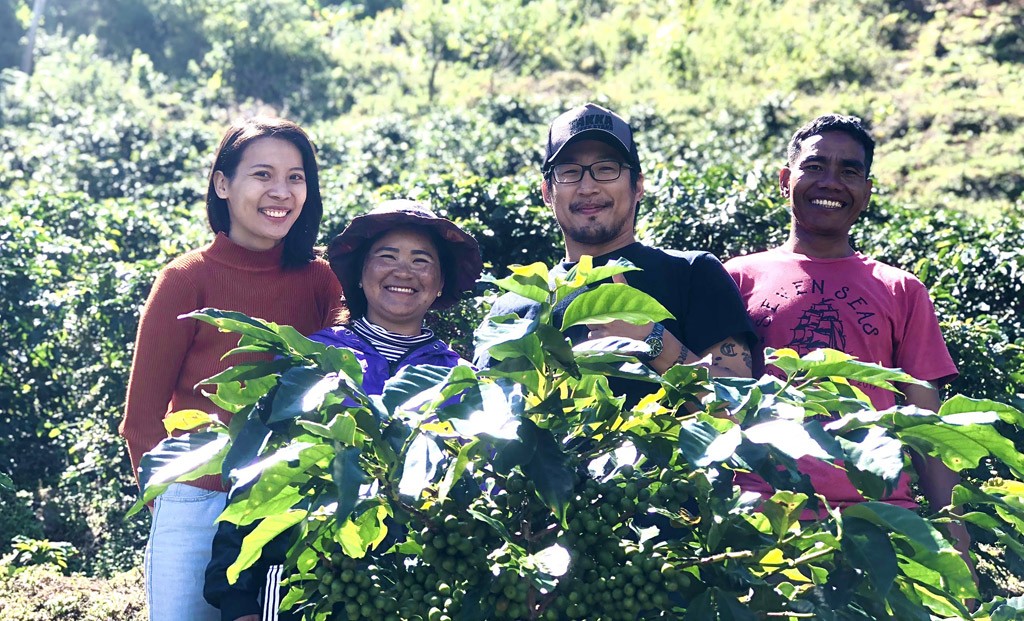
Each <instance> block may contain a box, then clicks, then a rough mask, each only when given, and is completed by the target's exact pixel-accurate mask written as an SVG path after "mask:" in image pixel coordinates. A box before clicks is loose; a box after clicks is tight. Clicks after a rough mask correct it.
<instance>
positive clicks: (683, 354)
mask: <svg viewBox="0 0 1024 621" xmlns="http://www.w3.org/2000/svg"><path fill="white" fill-rule="evenodd" d="M689 357H690V350H689V349H687V348H686V345H683V344H682V343H680V344H679V356H678V357H676V364H686V359H687V358H689Z"/></svg>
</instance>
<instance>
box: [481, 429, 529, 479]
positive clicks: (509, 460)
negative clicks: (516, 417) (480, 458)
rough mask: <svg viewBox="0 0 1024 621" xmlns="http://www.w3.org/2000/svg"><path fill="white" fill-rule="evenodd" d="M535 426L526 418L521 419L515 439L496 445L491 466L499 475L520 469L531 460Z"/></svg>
mask: <svg viewBox="0 0 1024 621" xmlns="http://www.w3.org/2000/svg"><path fill="white" fill-rule="evenodd" d="M537 429H538V428H537V425H536V424H535V423H534V422H533V421H531V420H529V419H528V418H525V417H524V418H522V419H521V423H520V425H519V429H518V430H517V431H516V435H517V438H516V439H515V440H509V441H508V442H505V443H496V444H497V448H496V449H495V451H494V457H493V458H492V459H491V465H493V466H494V470H495V471H496V472H498V473H499V474H507V473H508V472H510V471H511V470H512V469H513V468H515V467H516V466H520V467H522V466H523V465H525V464H526V463H527V462H529V461H530V460H531V459H532V458H533V453H534V451H536V450H537Z"/></svg>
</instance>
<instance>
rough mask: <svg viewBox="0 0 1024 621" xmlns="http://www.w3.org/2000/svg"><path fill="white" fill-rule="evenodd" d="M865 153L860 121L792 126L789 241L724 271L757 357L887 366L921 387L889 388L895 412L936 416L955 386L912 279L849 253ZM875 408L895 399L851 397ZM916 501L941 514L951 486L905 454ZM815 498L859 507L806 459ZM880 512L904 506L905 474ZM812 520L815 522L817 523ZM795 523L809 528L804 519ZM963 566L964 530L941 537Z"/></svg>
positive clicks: (836, 476)
mask: <svg viewBox="0 0 1024 621" xmlns="http://www.w3.org/2000/svg"><path fill="white" fill-rule="evenodd" d="M874 146H875V142H874V140H873V139H872V138H871V136H870V135H869V134H868V133H867V131H866V130H865V129H864V127H863V126H862V125H861V122H860V119H858V118H856V117H850V116H841V115H835V114H828V115H824V116H820V117H818V118H816V119H814V120H813V121H811V122H810V123H808V124H807V125H805V126H803V127H801V128H800V129H799V130H797V131H796V133H795V134H794V135H793V138H792V139H791V140H790V142H789V148H788V150H787V163H786V165H785V166H784V167H783V168H782V169H781V170H780V171H779V187H780V189H781V191H782V195H783V196H784V197H785V198H786V199H787V200H788V201H789V207H790V213H791V221H790V232H789V239H788V240H787V241H786V242H785V243H784V244H783V245H782V246H779V247H778V248H773V249H771V250H768V251H766V252H760V253H756V254H752V255H747V256H744V257H737V258H735V259H732V260H731V261H728V262H727V263H726V264H725V268H726V270H728V272H729V273H730V275H731V276H732V277H733V279H734V280H735V281H736V284H737V285H738V287H739V290H740V295H741V297H742V298H743V301H744V303H745V304H746V307H747V312H748V313H749V314H750V318H751V320H752V321H753V322H754V326H755V330H756V331H757V335H758V338H759V339H760V342H761V345H762V346H767V347H773V348H776V349H779V348H784V347H788V348H792V349H794V350H796V351H797V352H799V353H800V354H801V355H802V354H806V353H808V352H809V351H811V350H815V349H820V348H826V347H827V348H830V349H837V350H841V351H844V352H846V353H848V354H851V355H853V356H856V357H857V358H858V359H859V360H862V361H865V362H874V363H878V364H881V365H884V366H886V367H898V368H901V369H903V370H904V371H906V372H907V373H909V374H910V375H912V376H914V377H915V378H918V379H922V380H926V381H928V382H930V383H931V385H930V386H921V385H916V384H904V385H900V386H899V389H900V390H901V391H902V392H903V399H902V401H903V403H905V404H910V405H916V406H918V407H920V408H924V409H927V410H931V411H937V410H938V408H939V405H940V397H939V392H938V387H940V386H941V385H943V384H945V383H947V382H949V381H950V380H952V379H953V378H954V377H956V375H957V369H956V366H955V365H954V364H953V360H952V359H951V358H950V355H949V352H948V351H947V349H946V344H945V341H944V340H943V338H942V333H941V332H940V330H939V323H938V320H937V318H936V316H935V309H934V307H933V306H932V302H931V299H930V298H929V296H928V290H927V289H926V288H925V286H924V285H923V284H922V283H921V281H919V280H918V279H917V278H915V277H914V276H913V275H912V274H910V273H908V272H905V271H903V270H901V269H898V268H895V267H892V266H890V265H886V264H884V263H880V262H878V261H875V260H873V259H870V258H868V257H866V256H864V255H862V254H860V253H859V252H856V251H855V250H854V249H853V247H852V246H851V245H850V228H851V227H852V226H853V224H854V222H856V220H857V217H858V216H860V214H861V212H862V211H864V209H866V208H867V206H868V202H869V200H870V198H871V180H870V173H871V161H872V157H873V155H874ZM859 387H860V388H861V389H862V390H863V391H864V392H865V394H867V395H868V397H869V398H870V399H871V402H872V404H873V405H874V406H875V408H876V409H879V410H883V409H886V408H889V407H892V406H894V405H896V404H897V399H896V397H897V395H896V394H895V393H892V392H889V391H886V390H883V389H879V388H875V387H871V386H864V385H862V386H859ZM911 461H912V463H913V466H914V469H915V470H916V471H917V474H918V477H919V483H920V487H921V491H922V492H923V494H924V496H925V498H927V500H928V503H929V504H930V506H931V507H932V508H933V509H936V510H937V509H938V508H940V507H943V506H946V505H948V504H949V503H950V500H951V492H952V489H953V486H954V485H955V484H956V483H957V482H958V481H959V476H958V475H957V474H956V473H954V472H952V471H950V470H949V469H948V468H946V466H945V465H944V464H943V463H942V461H941V460H939V459H936V458H934V457H928V456H922V455H918V454H917V453H912V454H911ZM799 466H800V469H801V471H802V472H804V473H805V474H807V475H808V476H809V477H810V479H811V483H812V484H813V486H814V488H815V490H816V491H817V492H818V493H819V494H821V495H823V496H824V497H825V498H826V500H827V501H828V503H829V504H830V505H831V506H834V507H840V508H842V507H845V506H849V505H850V504H854V503H857V502H862V501H863V500H864V497H863V496H861V495H860V494H859V493H858V492H857V490H856V489H855V488H854V486H853V485H852V484H851V483H850V481H849V479H848V478H847V476H846V473H845V472H844V471H843V470H840V469H838V468H835V467H832V466H830V465H829V464H826V463H822V462H820V461H818V460H816V459H813V458H805V459H803V460H801V461H800V462H799ZM736 483H737V485H739V486H740V487H741V488H742V489H744V490H745V491H755V492H759V493H761V494H762V496H764V497H766V498H767V497H769V496H771V494H772V493H773V490H772V489H771V487H770V486H769V485H768V484H767V483H766V482H765V481H764V480H763V479H761V478H760V477H757V476H755V475H739V476H737V479H736ZM885 500H886V502H891V503H893V504H896V505H899V506H903V507H907V508H913V507H916V503H915V502H914V499H913V495H912V493H911V491H910V487H909V484H908V477H907V475H906V474H904V476H903V477H902V478H901V481H900V483H899V485H898V486H897V488H896V489H895V490H894V491H893V493H892V494H891V495H890V496H889V497H887V498H886V499H885ZM824 515H825V513H824V510H822V511H821V512H819V513H818V515H817V517H824ZM805 517H812V518H813V517H814V514H813V513H812V514H810V515H807V516H805ZM950 533H951V535H952V536H953V537H954V538H956V539H957V540H958V541H957V544H956V547H957V549H958V550H960V551H961V553H962V554H964V557H965V558H967V555H966V552H967V549H968V547H969V545H970V538H969V535H968V534H967V530H966V528H964V527H963V525H962V524H957V525H955V526H954V527H953V528H950Z"/></svg>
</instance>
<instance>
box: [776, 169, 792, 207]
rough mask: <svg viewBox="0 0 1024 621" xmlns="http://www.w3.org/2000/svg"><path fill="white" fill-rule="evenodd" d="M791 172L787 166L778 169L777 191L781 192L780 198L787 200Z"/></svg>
mask: <svg viewBox="0 0 1024 621" xmlns="http://www.w3.org/2000/svg"><path fill="white" fill-rule="evenodd" d="M792 172H793V171H791V170H790V169H789V166H783V167H782V168H780V169H779V191H780V192H782V196H784V197H786V198H787V199H788V198H789V177H790V175H791V174H792Z"/></svg>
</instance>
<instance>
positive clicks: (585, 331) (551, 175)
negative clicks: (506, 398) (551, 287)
mask: <svg viewBox="0 0 1024 621" xmlns="http://www.w3.org/2000/svg"><path fill="white" fill-rule="evenodd" d="M541 172H542V173H543V175H544V179H543V181H542V182H541V192H542V194H543V196H544V203H545V204H547V205H548V206H549V207H551V209H552V211H553V212H554V215H555V219H556V220H557V221H558V225H559V227H560V228H561V229H562V235H563V238H564V240H565V261H563V262H562V263H560V264H559V265H557V266H556V267H555V269H554V273H556V274H559V273H561V274H564V273H566V272H568V270H569V269H571V268H572V267H573V266H574V265H575V264H576V263H577V262H578V261H579V259H580V257H582V256H583V255H590V256H592V257H593V258H594V265H603V264H605V263H607V262H608V261H612V260H615V259H620V258H621V259H627V260H629V261H630V262H631V263H633V265H635V266H637V267H639V268H640V269H641V270H642V271H639V272H629V273H627V274H625V275H624V276H625V279H623V278H622V276H617V277H616V281H617V282H627V281H628V284H629V285H630V286H632V287H635V288H637V289H639V290H641V291H644V292H645V293H647V294H649V295H651V296H653V297H654V298H655V299H657V300H658V301H659V302H660V303H661V304H662V305H663V306H665V308H667V309H668V311H669V312H670V313H672V315H673V318H672V319H668V320H665V321H663V322H661V323H656V324H647V325H640V326H636V325H632V324H629V323H626V322H623V321H614V322H611V323H608V324H602V325H593V326H575V327H572V328H569V329H568V330H566V336H568V337H569V338H570V340H572V341H573V343H578V342H580V341H584V340H588V339H594V338H600V337H606V336H621V337H628V338H632V339H635V340H639V341H645V342H646V343H647V344H648V346H650V354H649V355H644V356H643V357H641V360H642V361H643V362H645V363H646V364H648V365H649V366H650V367H651V368H653V369H654V370H655V371H657V372H658V373H663V372H665V371H666V370H668V369H669V368H670V367H672V366H673V365H675V364H676V363H687V364H689V363H693V362H696V361H698V360H701V359H702V358H704V357H705V356H708V355H710V356H711V363H712V367H711V371H712V373H713V374H714V375H718V376H733V377H750V376H751V374H752V358H751V351H752V350H751V347H752V345H753V344H754V343H755V342H756V337H755V335H754V331H753V326H752V325H751V324H750V320H749V319H748V317H747V313H746V310H745V307H744V305H743V302H742V300H741V299H740V296H739V293H738V291H737V289H736V285H735V283H733V281H732V279H731V278H730V277H729V275H728V274H727V273H726V271H725V270H724V269H723V268H722V265H721V263H720V262H719V261H718V259H716V258H715V257H714V256H713V255H711V254H709V253H707V252H679V251H675V250H662V249H658V248H652V247H650V246H645V245H644V244H641V243H640V242H638V241H637V240H636V231H635V222H636V214H637V209H638V208H639V203H640V200H641V199H642V198H643V195H644V177H643V171H642V169H641V165H640V156H639V154H638V152H637V147H636V143H635V142H634V139H633V130H632V128H630V126H629V124H628V123H627V122H626V121H625V120H623V119H622V117H620V116H619V115H617V114H615V113H614V112H612V111H611V110H608V109H607V108H603V107H601V106H598V105H596V104H593V103H588V104H585V105H583V106H579V107H577V108H573V109H572V110H569V111H567V112H565V113H563V114H562V115H560V116H559V117H558V118H556V119H555V120H554V121H553V122H552V123H551V126H550V127H549V130H548V142H547V150H546V153H545V156H544V163H543V165H542V167H541ZM564 308H565V304H562V305H559V306H558V307H556V308H555V314H556V317H555V320H556V325H559V324H560V322H561V314H562V312H564ZM537 310H538V305H537V304H536V303H534V302H532V301H530V300H528V299H526V298H524V297H521V296H518V295H515V294H511V293H510V294H506V295H503V296H502V297H501V298H499V299H498V300H497V301H496V302H495V304H494V306H493V307H492V309H491V316H498V315H505V314H512V313H514V314H517V315H519V316H521V317H533V316H534V315H536V313H537ZM477 360H478V364H486V363H487V360H486V352H478V353H477ZM610 383H611V386H612V389H613V390H615V391H616V393H618V394H626V395H627V397H628V399H627V402H628V403H635V402H636V401H638V400H639V399H640V398H642V397H643V396H644V395H646V394H647V393H649V392H650V391H651V386H652V385H651V384H648V383H644V382H639V381H634V380H621V379H618V378H612V381H611V382H610Z"/></svg>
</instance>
